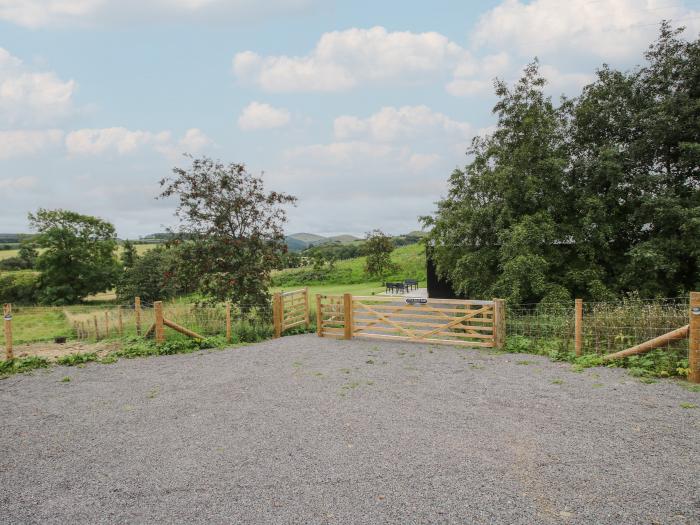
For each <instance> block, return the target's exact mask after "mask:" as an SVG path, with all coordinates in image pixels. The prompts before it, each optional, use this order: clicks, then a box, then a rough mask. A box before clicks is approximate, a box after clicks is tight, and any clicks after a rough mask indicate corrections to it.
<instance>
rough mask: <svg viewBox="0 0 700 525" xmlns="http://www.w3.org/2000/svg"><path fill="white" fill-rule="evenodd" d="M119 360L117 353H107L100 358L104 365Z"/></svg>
mask: <svg viewBox="0 0 700 525" xmlns="http://www.w3.org/2000/svg"><path fill="white" fill-rule="evenodd" d="M117 361H119V358H118V357H117V356H116V355H114V354H107V355H106V356H104V357H103V358H102V359H100V360H99V361H98V362H99V363H101V364H103V365H111V364H112V363H116V362H117Z"/></svg>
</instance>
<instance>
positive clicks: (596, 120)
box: [423, 23, 700, 302]
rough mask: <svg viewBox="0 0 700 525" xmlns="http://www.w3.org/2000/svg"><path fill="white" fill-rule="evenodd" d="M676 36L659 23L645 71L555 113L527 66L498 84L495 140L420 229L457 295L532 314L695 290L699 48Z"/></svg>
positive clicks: (612, 76) (475, 149) (479, 151)
mask: <svg viewBox="0 0 700 525" xmlns="http://www.w3.org/2000/svg"><path fill="white" fill-rule="evenodd" d="M679 33H680V30H672V29H671V27H670V25H669V24H667V23H663V24H662V26H661V33H660V36H659V38H658V40H657V41H656V42H654V43H653V44H652V45H651V46H650V48H649V51H648V52H647V53H646V55H645V59H646V64H645V65H644V66H643V67H638V68H636V69H634V70H632V71H630V72H620V71H615V70H613V69H611V68H609V67H607V66H603V67H602V68H601V69H600V70H599V71H598V72H597V78H596V80H595V81H594V82H593V83H592V84H591V85H589V86H586V87H585V88H584V90H583V92H582V94H581V95H580V96H579V97H577V98H576V99H573V100H562V102H561V103H560V104H558V105H555V104H553V103H552V101H551V99H550V98H548V97H546V96H545V95H544V94H543V87H544V85H545V80H544V79H543V78H542V77H541V75H540V74H539V71H538V66H537V62H536V61H535V62H534V63H532V64H530V65H529V66H528V67H527V68H526V69H525V72H524V75H523V77H522V79H521V80H520V81H519V82H518V83H517V84H516V85H515V86H514V87H513V88H512V89H511V88H509V87H508V86H507V85H505V84H504V83H503V82H497V83H496V94H497V95H498V97H499V102H498V103H497V105H496V106H495V108H494V111H495V113H496V115H497V117H498V125H497V129H496V131H495V132H494V133H492V134H490V135H488V136H486V137H483V138H476V139H474V141H473V143H472V147H471V150H470V154H472V155H473V160H472V162H471V163H470V164H469V165H468V166H467V167H466V168H465V169H464V170H456V171H455V172H454V173H453V174H452V176H451V178H450V190H449V193H448V195H447V197H446V198H445V199H443V200H442V201H440V202H439V203H438V210H437V213H436V214H435V215H434V216H432V217H425V218H423V221H424V223H425V224H426V225H427V226H429V227H431V228H432V230H431V233H430V235H429V238H428V242H429V243H430V244H431V245H432V254H433V260H434V262H435V263H436V267H437V270H438V273H439V274H440V275H442V276H443V277H445V278H446V279H448V280H449V281H450V282H451V283H452V284H453V286H454V288H455V290H456V291H458V292H460V293H463V294H465V295H469V296H481V297H490V296H495V295H500V296H504V297H507V298H509V299H510V300H512V301H514V302H530V301H532V302H537V301H541V300H555V299H565V298H570V297H571V296H574V295H575V296H578V297H584V298H589V299H591V298H592V299H605V298H609V297H611V296H613V295H616V294H620V293H624V292H629V291H638V292H639V293H640V294H641V295H643V296H675V295H677V294H679V293H682V292H684V291H687V290H689V289H691V288H697V287H698V286H700V277H699V275H698V272H699V269H700V242H698V239H699V238H700V178H699V177H700V141H699V139H700V125H699V122H700V41H698V40H695V41H686V40H683V39H681V38H680V36H679Z"/></svg>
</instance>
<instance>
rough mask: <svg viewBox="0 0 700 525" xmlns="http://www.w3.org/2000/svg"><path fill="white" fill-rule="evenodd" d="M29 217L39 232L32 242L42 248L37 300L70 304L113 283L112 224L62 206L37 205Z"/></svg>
mask: <svg viewBox="0 0 700 525" xmlns="http://www.w3.org/2000/svg"><path fill="white" fill-rule="evenodd" d="M29 220H30V223H31V225H32V227H33V228H34V229H36V230H37V231H38V232H39V234H38V235H37V236H36V238H35V240H36V243H37V244H38V245H39V246H40V247H41V248H44V250H43V251H42V253H41V254H40V255H39V257H38V259H37V265H36V266H37V269H39V270H40V271H41V287H40V292H39V300H40V302H42V303H45V304H57V305H62V304H73V303H77V302H79V301H80V300H82V299H83V298H84V297H86V296H88V295H91V294H95V293H99V292H104V291H106V290H108V289H110V288H111V287H112V286H113V285H114V282H115V280H116V277H117V272H118V265H117V261H116V259H115V258H114V250H115V248H116V246H117V241H116V234H115V231H114V226H112V225H111V224H110V223H108V222H106V221H103V220H102V219H98V218H96V217H91V216H88V215H80V214H78V213H75V212H71V211H66V210H53V211H52V210H44V209H40V210H39V211H38V212H37V213H36V214H29Z"/></svg>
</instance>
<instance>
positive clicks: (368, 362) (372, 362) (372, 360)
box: [365, 359, 374, 365]
mask: <svg viewBox="0 0 700 525" xmlns="http://www.w3.org/2000/svg"><path fill="white" fill-rule="evenodd" d="M365 363H367V364H368V365H373V364H374V359H368V360H367V361H365Z"/></svg>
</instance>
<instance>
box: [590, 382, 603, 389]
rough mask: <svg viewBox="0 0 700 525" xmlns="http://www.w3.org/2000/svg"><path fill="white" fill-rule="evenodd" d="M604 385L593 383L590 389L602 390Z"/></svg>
mask: <svg viewBox="0 0 700 525" xmlns="http://www.w3.org/2000/svg"><path fill="white" fill-rule="evenodd" d="M604 386H605V385H603V383H593V384H592V385H591V387H593V388H603V387H604Z"/></svg>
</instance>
